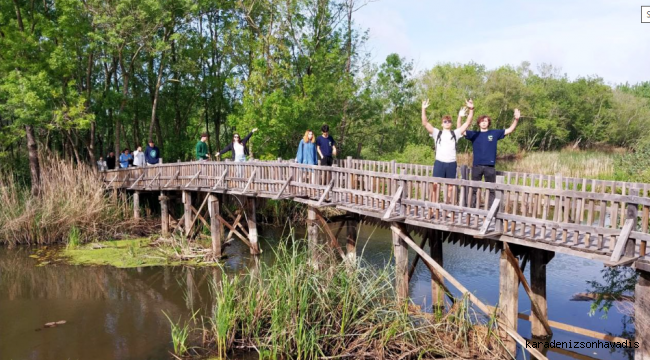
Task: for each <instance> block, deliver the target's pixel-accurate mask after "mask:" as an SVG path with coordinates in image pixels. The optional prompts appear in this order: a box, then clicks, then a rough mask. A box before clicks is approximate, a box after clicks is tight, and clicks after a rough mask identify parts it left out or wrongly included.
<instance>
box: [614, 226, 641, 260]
mask: <svg viewBox="0 0 650 360" xmlns="http://www.w3.org/2000/svg"><path fill="white" fill-rule="evenodd" d="M635 221H636V219H627V220H625V225H623V229H621V234H620V235H619V236H618V240H616V246H615V247H614V252H612V257H611V258H610V259H609V260H610V261H612V262H617V261H619V260H621V257H623V252H624V251H625V245H626V244H627V239H629V237H630V233H632V228H633V227H634V223H635Z"/></svg>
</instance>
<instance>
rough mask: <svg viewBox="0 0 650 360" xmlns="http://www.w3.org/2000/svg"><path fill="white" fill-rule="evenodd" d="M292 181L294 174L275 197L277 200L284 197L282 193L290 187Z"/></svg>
mask: <svg viewBox="0 0 650 360" xmlns="http://www.w3.org/2000/svg"><path fill="white" fill-rule="evenodd" d="M292 179H293V174H291V175H289V178H288V179H287V181H285V182H284V184H282V187H281V188H280V192H279V193H278V194H277V195H275V200H279V199H280V196H282V193H283V192H284V190H285V189H286V188H287V186H289V183H290V182H291V180H292Z"/></svg>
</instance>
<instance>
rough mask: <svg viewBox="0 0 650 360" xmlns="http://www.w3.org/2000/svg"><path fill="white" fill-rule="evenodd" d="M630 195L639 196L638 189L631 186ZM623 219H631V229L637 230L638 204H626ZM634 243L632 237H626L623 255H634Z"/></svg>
mask: <svg viewBox="0 0 650 360" xmlns="http://www.w3.org/2000/svg"><path fill="white" fill-rule="evenodd" d="M630 196H639V189H638V188H631V189H630ZM625 210H626V211H625V221H628V220H632V231H636V230H637V223H638V219H637V216H638V215H639V205H638V204H629V203H628V204H627V208H626V209H625ZM635 247H636V243H635V241H634V240H632V239H628V240H627V242H626V243H625V256H627V257H634V255H635V253H636V249H635Z"/></svg>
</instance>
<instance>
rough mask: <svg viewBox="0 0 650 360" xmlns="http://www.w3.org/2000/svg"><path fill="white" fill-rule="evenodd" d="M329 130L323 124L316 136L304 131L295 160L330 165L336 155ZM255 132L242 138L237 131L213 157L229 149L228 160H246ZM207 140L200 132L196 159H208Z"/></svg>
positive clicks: (255, 130)
mask: <svg viewBox="0 0 650 360" xmlns="http://www.w3.org/2000/svg"><path fill="white" fill-rule="evenodd" d="M329 130H330V128H329V126H327V125H323V126H322V127H321V132H322V134H321V135H320V136H318V137H316V136H314V132H313V131H311V130H307V131H305V135H304V136H303V138H302V139H301V140H300V144H298V153H297V154H296V162H297V163H300V164H307V165H318V159H319V158H320V161H321V163H320V164H321V165H323V166H331V165H332V163H333V162H334V156H336V141H334V138H333V137H332V135H330V133H329ZM255 132H257V128H254V129H253V130H251V132H249V133H248V135H246V136H245V137H244V138H241V136H240V135H239V134H237V133H235V134H233V139H232V142H231V143H230V144H228V145H226V147H224V148H223V149H222V150H221V151H219V152H218V153H216V154H215V157H216V158H220V157H221V155H223V154H225V153H227V152H229V151H230V153H231V154H230V160H232V161H234V162H243V161H246V158H247V156H249V151H248V146H247V143H248V141H249V140H250V138H251V137H252V136H253V134H254V133H255ZM207 141H208V134H207V133H203V134H201V139H200V140H199V141H198V142H197V143H196V146H195V153H196V160H198V161H206V160H209V159H210V154H209V151H208V144H207Z"/></svg>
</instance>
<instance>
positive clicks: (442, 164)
mask: <svg viewBox="0 0 650 360" xmlns="http://www.w3.org/2000/svg"><path fill="white" fill-rule="evenodd" d="M465 105H466V107H464V108H462V109H460V111H459V112H458V121H460V120H461V119H462V118H463V117H465V115H466V113H467V110H469V114H468V116H467V120H466V121H465V123H463V124H462V125H461V126H460V127H458V128H457V129H456V130H453V131H452V130H451V116H449V115H445V116H443V117H442V124H441V128H442V129H437V128H435V127H433V125H431V124H430V123H429V121H427V114H426V109H427V107H428V106H429V99H427V100H424V101H423V102H422V126H424V127H425V128H426V129H427V131H428V132H429V136H431V137H432V138H433V139H434V142H435V147H436V161H435V162H434V164H433V176H435V177H441V178H447V179H455V178H456V168H457V165H458V164H457V163H456V142H457V141H458V140H460V139H461V138H462V137H463V133H465V130H467V127H469V124H471V123H472V118H473V117H474V103H473V102H472V100H471V99H470V100H468V101H466V102H465Z"/></svg>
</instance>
